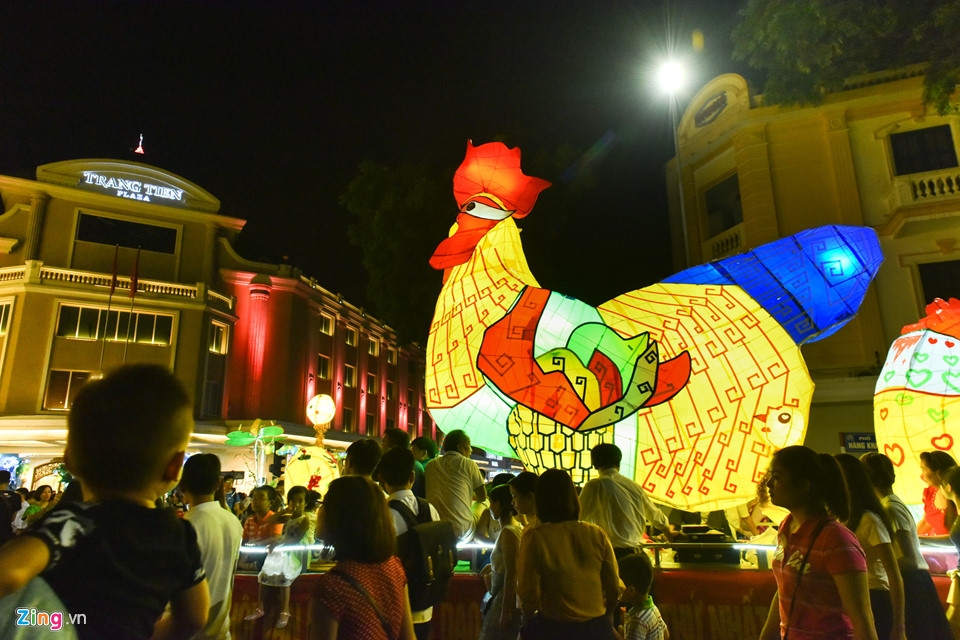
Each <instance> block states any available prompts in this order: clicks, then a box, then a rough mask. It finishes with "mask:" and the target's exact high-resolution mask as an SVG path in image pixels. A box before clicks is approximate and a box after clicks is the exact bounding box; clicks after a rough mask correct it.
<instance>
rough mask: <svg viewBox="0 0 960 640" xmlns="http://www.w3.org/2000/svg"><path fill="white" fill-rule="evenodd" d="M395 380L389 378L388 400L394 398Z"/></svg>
mask: <svg viewBox="0 0 960 640" xmlns="http://www.w3.org/2000/svg"><path fill="white" fill-rule="evenodd" d="M393 386H394V385H393V380H387V400H393V396H394V391H393Z"/></svg>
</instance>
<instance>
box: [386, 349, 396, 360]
mask: <svg viewBox="0 0 960 640" xmlns="http://www.w3.org/2000/svg"><path fill="white" fill-rule="evenodd" d="M387 364H397V350H396V349H394V348H393V347H390V348H389V349H387Z"/></svg>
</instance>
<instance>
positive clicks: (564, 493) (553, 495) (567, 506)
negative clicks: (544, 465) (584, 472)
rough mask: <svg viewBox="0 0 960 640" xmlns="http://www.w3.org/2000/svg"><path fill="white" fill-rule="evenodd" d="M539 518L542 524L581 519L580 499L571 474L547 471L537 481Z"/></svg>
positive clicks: (536, 500) (561, 471)
mask: <svg viewBox="0 0 960 640" xmlns="http://www.w3.org/2000/svg"><path fill="white" fill-rule="evenodd" d="M535 503H536V505H537V518H539V519H540V522H567V521H568V520H579V519H580V498H578V497H577V488H576V487H575V486H574V484H573V479H572V478H571V477H570V474H569V473H567V472H566V471H564V470H563V469H547V470H546V471H544V472H543V473H542V474H540V478H539V479H538V480H537V495H536V499H535Z"/></svg>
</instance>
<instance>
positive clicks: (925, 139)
mask: <svg viewBox="0 0 960 640" xmlns="http://www.w3.org/2000/svg"><path fill="white" fill-rule="evenodd" d="M890 148H891V149H892V150H893V165H894V170H895V171H896V174H897V175H898V176H902V175H906V174H908V173H922V172H924V171H937V170H938V169H949V168H951V167H956V166H957V149H956V147H955V146H954V144H953V132H952V131H951V130H950V125H948V124H943V125H940V126H938V127H927V128H926V129H917V130H916V131H905V132H903V133H894V134H892V135H891V136H890Z"/></svg>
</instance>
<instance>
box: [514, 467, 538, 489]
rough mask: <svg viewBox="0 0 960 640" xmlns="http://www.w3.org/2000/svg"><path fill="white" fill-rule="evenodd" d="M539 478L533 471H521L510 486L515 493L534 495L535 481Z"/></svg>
mask: <svg viewBox="0 0 960 640" xmlns="http://www.w3.org/2000/svg"><path fill="white" fill-rule="evenodd" d="M539 479H540V476H538V475H537V474H535V473H534V472H533V471H521V472H520V473H518V474H517V475H515V476H514V477H513V480H511V481H510V486H511V487H513V488H514V490H515V491H516V492H517V493H534V492H535V491H536V490H537V480H539Z"/></svg>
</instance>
